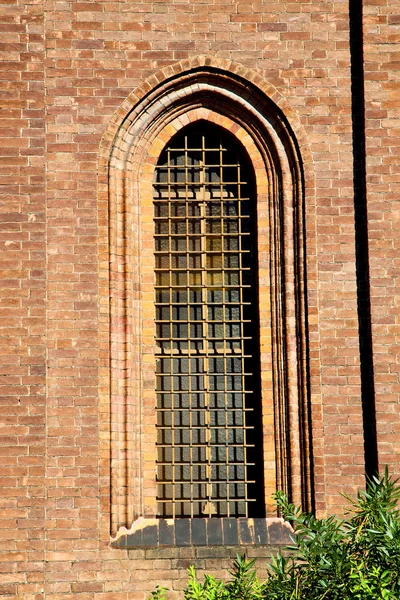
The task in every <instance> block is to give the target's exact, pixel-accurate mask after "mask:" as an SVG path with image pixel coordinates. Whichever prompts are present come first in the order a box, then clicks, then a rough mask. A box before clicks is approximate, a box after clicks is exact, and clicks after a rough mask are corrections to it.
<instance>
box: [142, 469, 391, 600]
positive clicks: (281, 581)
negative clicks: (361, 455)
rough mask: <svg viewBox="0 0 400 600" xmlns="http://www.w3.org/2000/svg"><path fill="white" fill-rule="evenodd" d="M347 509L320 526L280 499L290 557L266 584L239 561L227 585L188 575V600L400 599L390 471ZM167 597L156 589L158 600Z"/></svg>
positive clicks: (274, 566)
mask: <svg viewBox="0 0 400 600" xmlns="http://www.w3.org/2000/svg"><path fill="white" fill-rule="evenodd" d="M346 499H347V500H348V502H349V504H350V510H349V513H348V514H347V515H346V517H345V518H344V519H339V518H337V517H334V516H332V517H329V518H326V519H316V518H315V517H314V516H313V515H312V514H305V513H303V512H302V511H301V509H300V508H297V507H295V506H294V505H293V504H290V503H288V501H287V499H286V496H285V495H284V494H283V493H281V492H279V493H277V494H276V501H277V505H278V508H279V510H280V512H281V514H282V516H283V517H284V518H285V519H286V520H288V521H290V522H291V523H292V524H293V527H294V530H295V536H294V539H293V545H292V546H290V547H288V548H287V550H288V551H289V553H286V554H287V555H286V556H285V555H283V554H281V553H279V554H278V555H277V556H276V557H275V558H273V559H272V560H271V563H270V564H269V565H268V571H269V576H268V578H267V579H266V580H265V581H260V580H259V579H258V578H257V575H256V570H255V566H254V563H255V561H254V560H253V561H249V560H247V559H246V558H245V557H244V556H242V557H239V556H238V557H237V559H236V561H235V562H234V564H233V568H232V571H231V579H230V580H229V581H221V580H217V579H215V578H214V577H213V576H211V575H206V576H205V579H204V582H203V583H201V582H199V581H198V579H197V576H196V571H195V569H194V567H191V568H190V569H189V581H188V585H187V588H186V590H185V600H300V599H301V600H378V599H381V600H395V599H399V598H400V511H399V509H398V501H399V499H400V486H399V485H397V481H393V480H392V479H391V478H390V477H389V475H388V472H387V470H386V472H385V475H384V476H383V477H376V478H375V477H374V478H373V479H372V480H371V481H369V482H368V485H367V489H366V491H360V492H359V493H358V495H357V498H355V499H353V498H350V497H348V496H346ZM166 591H167V590H165V589H164V588H160V587H157V588H156V590H155V591H154V592H153V594H152V596H153V600H163V598H164V597H165V594H166Z"/></svg>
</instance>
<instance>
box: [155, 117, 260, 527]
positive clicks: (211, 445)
mask: <svg viewBox="0 0 400 600" xmlns="http://www.w3.org/2000/svg"><path fill="white" fill-rule="evenodd" d="M253 179H254V177H253V174H252V170H251V168H250V167H249V166H248V162H247V157H246V156H245V154H244V151H243V150H242V148H241V147H240V146H239V145H238V143H237V142H236V141H235V140H234V139H233V138H232V137H231V136H230V135H229V134H227V133H225V132H224V131H223V130H222V129H220V128H218V127H217V126H214V125H207V124H205V123H202V124H201V126H196V125H193V126H188V127H187V128H185V129H183V130H182V131H181V132H180V133H179V134H177V135H176V136H175V137H174V138H173V139H172V140H171V142H170V144H169V146H167V147H166V148H165V149H164V151H163V152H162V154H161V157H160V160H159V163H158V166H157V168H156V175H155V182H154V221H155V251H156V274H155V276H156V294H155V300H156V334H157V340H156V341H157V367H156V380H157V389H156V392H157V432H158V435H157V506H158V509H157V510H158V515H159V516H160V517H161V516H164V517H166V516H170V517H174V518H177V517H213V516H230V517H238V516H262V506H263V499H262V489H263V482H262V468H261V444H260V443H259V442H258V440H259V439H260V435H259V430H258V429H257V427H258V426H259V423H260V422H261V418H260V406H259V404H260V394H259V379H260V373H259V368H260V367H259V340H258V335H257V334H255V332H257V330H258V320H257V319H258V317H257V236H256V229H255V221H256V215H255V209H256V206H255V194H254V181H253ZM244 192H245V195H244ZM256 415H257V416H256Z"/></svg>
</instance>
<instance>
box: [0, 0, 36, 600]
mask: <svg viewBox="0 0 400 600" xmlns="http://www.w3.org/2000/svg"><path fill="white" fill-rule="evenodd" d="M0 21H1V23H0V52H1V55H2V56H1V58H2V62H1V63H0V90H1V91H0V106H1V110H0V128H1V134H0V135H1V138H0V277H1V286H0V414H1V417H0V432H1V438H0V488H1V493H0V496H1V499H0V540H1V541H0V546H1V551H0V554H1V558H0V560H1V561H2V565H1V571H2V572H1V577H0V596H1V597H2V598H3V597H9V596H10V597H15V598H17V597H18V598H25V597H26V598H28V597H29V598H34V597H35V598H40V597H41V595H40V590H42V589H43V577H44V574H43V562H42V561H43V556H44V516H45V515H44V498H45V487H44V476H45V433H46V430H45V371H46V364H45V353H46V346H45V344H46V337H45V330H46V325H45V323H46V321H45V294H46V246H45V214H46V204H45V187H44V145H45V123H44V103H45V98H44V53H43V51H44V37H43V6H42V5H41V4H40V3H34V2H32V3H29V2H20V1H11V2H6V3H3V4H2V5H1V6H0ZM3 561H4V562H3ZM35 594H38V595H37V596H35Z"/></svg>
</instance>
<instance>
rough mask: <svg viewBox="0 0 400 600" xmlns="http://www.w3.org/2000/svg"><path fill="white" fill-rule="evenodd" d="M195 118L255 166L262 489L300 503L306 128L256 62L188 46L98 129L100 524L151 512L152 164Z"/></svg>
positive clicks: (304, 441) (305, 404) (307, 489)
mask: <svg viewBox="0 0 400 600" xmlns="http://www.w3.org/2000/svg"><path fill="white" fill-rule="evenodd" d="M282 108H283V109H284V111H285V112H284V113H283V112H282ZM201 119H203V120H208V121H211V122H214V123H215V124H217V125H219V126H221V127H223V128H225V129H227V130H228V131H230V132H231V134H233V135H234V136H235V137H236V138H237V140H238V141H239V142H240V143H241V144H242V146H243V147H244V148H245V150H246V151H247V153H248V155H249V157H250V159H251V161H252V164H253V168H254V171H255V177H256V185H257V215H258V231H259V257H260V327H261V331H260V334H261V363H262V369H261V370H262V411H263V431H264V446H263V451H264V469H265V472H264V479H265V497H266V498H269V497H270V495H271V493H273V491H275V489H276V488H280V489H285V490H286V491H287V492H288V493H289V494H290V495H291V497H292V498H293V499H294V500H295V501H296V502H298V503H302V504H303V506H304V507H309V506H310V502H311V464H310V456H311V447H310V439H309V418H310V415H309V400H310V399H309V394H308V391H307V390H308V384H307V377H308V375H307V370H308V363H307V360H308V359H307V356H308V354H307V317H306V293H305V273H304V269H305V236H304V229H305V223H304V211H305V208H304V205H305V197H306V195H307V198H309V201H310V202H311V203H313V202H314V185H313V174H312V164H311V158H310V153H309V149H308V145H307V140H306V137H305V135H304V132H303V129H302V127H301V125H300V123H299V121H298V119H297V117H296V115H295V113H294V111H293V110H292V109H291V107H290V106H288V104H287V103H286V102H285V101H284V100H283V98H282V97H281V96H280V94H278V92H277V91H276V90H275V89H274V88H273V87H272V86H270V85H269V84H268V83H267V82H266V81H265V80H264V79H263V78H262V77H261V76H260V75H259V74H257V73H256V72H254V71H252V70H250V69H245V68H243V67H241V66H240V65H235V64H233V63H231V62H230V61H223V60H214V61H213V60H210V59H208V58H205V57H199V58H196V59H194V60H192V61H190V62H189V61H182V62H181V63H179V64H178V65H172V66H171V67H169V68H166V69H163V70H162V71H161V72H160V73H158V74H156V75H154V76H153V77H151V78H150V80H148V82H146V83H145V84H144V85H143V86H141V88H139V89H137V90H136V91H135V92H134V93H133V94H131V95H130V96H129V98H128V99H127V100H126V102H124V104H123V105H122V106H121V108H120V109H119V110H118V111H117V113H116V114H115V117H114V119H113V121H112V123H111V124H110V127H109V128H108V130H107V131H106V133H105V135H104V137H103V142H102V156H101V159H100V165H99V166H100V171H99V214H100V228H101V231H100V253H101V259H100V264H101V272H100V278H101V279H100V281H101V290H100V294H101V307H102V309H101V311H102V312H101V315H100V321H101V323H102V339H103V343H104V350H105V351H106V349H107V344H108V343H109V344H110V346H109V349H110V355H109V363H108V364H107V361H106V360H105V361H104V368H103V369H102V373H101V381H100V388H101V404H102V407H104V411H105V414H107V413H108V404H109V403H110V408H109V411H110V413H109V414H110V415H111V418H110V422H111V431H110V432H109V433H108V432H107V427H108V425H106V424H105V427H104V429H105V431H104V435H105V438H106V439H107V438H108V436H109V439H110V451H111V504H112V506H111V523H112V525H111V529H112V532H113V533H116V532H117V531H118V528H120V527H122V526H129V524H130V523H132V522H133V521H135V520H136V519H138V518H140V517H146V518H152V517H154V516H155V496H156V492H155V460H156V454H155V409H154V407H155V392H154V390H155V359H154V291H153V289H154V288H153V286H154V256H153V252H154V250H153V207H152V202H153V199H152V198H153V194H152V181H153V172H154V167H155V165H156V164H157V160H158V157H159V155H160V152H161V151H162V149H163V147H164V146H165V144H166V143H167V142H168V141H169V140H170V139H171V137H172V136H173V135H175V133H176V132H177V131H179V130H180V129H181V128H182V127H185V126H186V125H187V124H189V123H192V122H194V121H196V120H201ZM289 119H290V123H289ZM310 252H312V248H310ZM104 449H105V452H107V446H106V444H105V445H104ZM269 502H270V501H269V500H267V514H273V512H272V511H273V507H272V505H270V504H269Z"/></svg>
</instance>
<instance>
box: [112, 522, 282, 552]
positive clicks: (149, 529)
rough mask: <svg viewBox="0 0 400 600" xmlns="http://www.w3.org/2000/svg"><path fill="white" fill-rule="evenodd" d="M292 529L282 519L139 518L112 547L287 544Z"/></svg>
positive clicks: (120, 534)
mask: <svg viewBox="0 0 400 600" xmlns="http://www.w3.org/2000/svg"><path fill="white" fill-rule="evenodd" d="M292 541H293V529H292V527H291V526H290V524H289V523H288V522H286V521H284V520H283V519H280V518H267V519H249V518H244V517H243V518H239V519H233V518H211V519H138V521H136V522H135V523H134V524H133V525H132V527H131V529H130V530H127V529H126V528H122V529H121V530H120V531H119V532H118V535H117V537H116V538H113V539H112V540H111V544H110V545H111V547H112V548H121V549H126V550H128V549H132V548H165V547H187V546H263V545H270V546H286V545H287V544H291V543H292Z"/></svg>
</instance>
